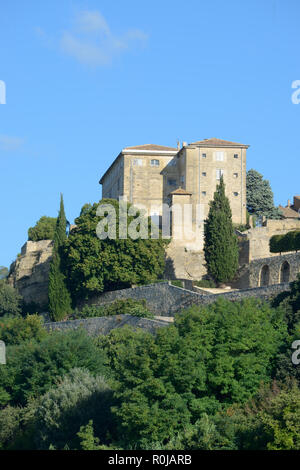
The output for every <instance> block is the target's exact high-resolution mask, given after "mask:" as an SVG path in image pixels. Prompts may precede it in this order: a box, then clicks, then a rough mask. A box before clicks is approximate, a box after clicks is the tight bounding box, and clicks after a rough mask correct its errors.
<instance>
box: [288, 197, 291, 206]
mask: <svg viewBox="0 0 300 470" xmlns="http://www.w3.org/2000/svg"><path fill="white" fill-rule="evenodd" d="M287 206H288V207H291V200H290V199H288V204H287Z"/></svg>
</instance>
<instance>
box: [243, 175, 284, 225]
mask: <svg viewBox="0 0 300 470" xmlns="http://www.w3.org/2000/svg"><path fill="white" fill-rule="evenodd" d="M247 210H248V212H249V214H253V215H256V216H257V217H263V216H264V217H267V218H268V219H280V218H281V213H280V210H279V209H278V208H277V207H275V206H274V195H273V191H272V189H271V185H270V182H269V181H268V180H264V179H263V175H261V174H260V173H258V171H256V170H249V171H248V172H247Z"/></svg>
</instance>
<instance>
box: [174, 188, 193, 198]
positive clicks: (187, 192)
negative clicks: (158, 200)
mask: <svg viewBox="0 0 300 470" xmlns="http://www.w3.org/2000/svg"><path fill="white" fill-rule="evenodd" d="M170 194H171V195H172V196H173V195H177V194H182V195H184V196H191V195H192V193H190V192H189V191H186V190H185V189H182V188H177V189H175V191H172V192H171V193H170Z"/></svg>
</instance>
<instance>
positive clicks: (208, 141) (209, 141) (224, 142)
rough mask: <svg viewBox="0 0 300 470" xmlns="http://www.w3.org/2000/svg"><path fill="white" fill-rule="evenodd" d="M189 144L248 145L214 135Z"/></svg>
mask: <svg viewBox="0 0 300 470" xmlns="http://www.w3.org/2000/svg"><path fill="white" fill-rule="evenodd" d="M190 145H199V146H201V147H246V148H248V147H249V145H245V144H239V143H237V142H230V141H229V140H222V139H217V138H216V137H212V138H210V139H204V140H198V141H197V142H192V143H191V144H190Z"/></svg>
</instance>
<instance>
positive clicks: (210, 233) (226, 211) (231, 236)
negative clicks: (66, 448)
mask: <svg viewBox="0 0 300 470" xmlns="http://www.w3.org/2000/svg"><path fill="white" fill-rule="evenodd" d="M238 253H239V249H238V241H237V237H236V235H235V233H234V228H233V224H232V212H231V208H230V203H229V200H228V198H227V197H226V195H225V184H224V180H223V177H221V179H220V184H219V185H218V186H217V190H216V192H215V194H214V199H213V201H211V202H210V210H209V214H208V218H207V220H206V221H205V226H204V255H205V261H206V266H207V271H208V274H209V275H210V276H211V277H212V278H213V279H214V280H215V281H216V282H217V283H222V282H229V281H231V280H232V279H233V278H234V276H235V274H236V272H237V269H238Z"/></svg>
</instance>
